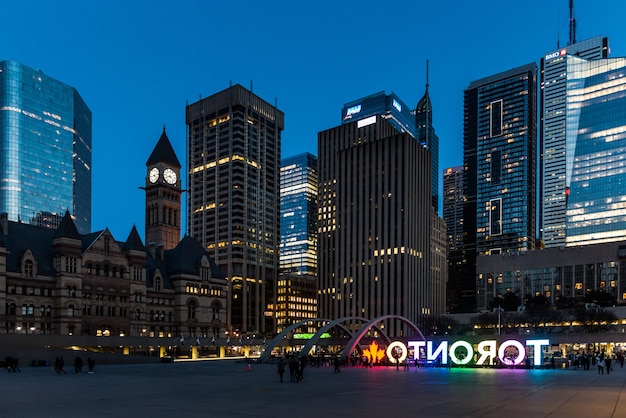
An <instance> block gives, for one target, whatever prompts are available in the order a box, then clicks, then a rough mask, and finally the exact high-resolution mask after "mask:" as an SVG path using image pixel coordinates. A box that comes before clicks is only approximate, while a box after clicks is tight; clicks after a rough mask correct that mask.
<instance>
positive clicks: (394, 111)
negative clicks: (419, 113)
mask: <svg viewBox="0 0 626 418" xmlns="http://www.w3.org/2000/svg"><path fill="white" fill-rule="evenodd" d="M374 115H381V116H382V117H383V118H385V119H387V120H388V121H389V123H391V125H393V126H394V127H395V128H396V129H397V130H398V131H399V132H407V133H409V134H411V136H413V137H415V116H414V115H413V111H412V109H411V108H410V107H409V106H407V105H406V104H404V102H403V101H402V100H400V98H399V97H398V96H397V95H396V94H395V93H393V92H391V94H389V95H387V94H385V92H384V91H381V92H378V93H375V94H372V95H370V96H367V97H363V98H361V99H358V100H353V101H351V102H348V103H346V104H344V105H343V109H341V120H342V123H343V124H346V123H350V122H354V121H355V120H361V119H365V118H367V117H370V116H374Z"/></svg>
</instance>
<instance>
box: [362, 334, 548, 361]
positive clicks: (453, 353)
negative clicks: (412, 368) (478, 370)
mask: <svg viewBox="0 0 626 418" xmlns="http://www.w3.org/2000/svg"><path fill="white" fill-rule="evenodd" d="M549 345H550V341H549V340H547V339H533V340H526V341H525V342H524V343H522V342H521V341H518V340H506V341H503V342H502V343H501V344H500V346H498V342H497V341H496V340H484V341H480V342H478V344H475V345H474V344H471V343H469V342H467V341H463V340H459V341H454V342H450V341H447V340H444V341H441V342H439V344H438V345H437V346H435V343H434V342H433V341H409V342H407V343H406V344H404V343H403V342H401V341H393V342H391V343H390V344H389V345H388V346H387V349H386V350H384V351H383V350H379V348H378V344H376V342H373V343H372V344H370V346H369V349H366V350H364V351H363V355H365V356H366V357H368V358H370V360H374V361H380V360H381V359H382V358H383V357H384V355H385V354H386V355H387V358H388V359H389V361H391V362H392V363H395V362H396V361H398V362H403V361H404V360H406V358H407V357H408V355H409V350H413V358H414V359H415V360H427V361H437V360H438V359H441V364H442V365H447V364H448V362H450V363H453V364H457V365H465V364H469V363H470V362H472V361H473V360H475V363H474V364H476V365H478V366H481V365H492V364H495V362H494V360H495V359H498V360H499V361H500V362H501V363H502V364H504V365H507V366H518V365H520V364H522V362H523V361H524V360H525V359H526V358H527V357H530V356H527V354H529V353H530V352H532V357H533V360H534V365H535V366H541V363H542V355H541V348H542V347H545V346H549ZM527 348H528V349H527ZM382 353H384V354H382Z"/></svg>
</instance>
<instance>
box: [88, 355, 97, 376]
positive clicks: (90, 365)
mask: <svg viewBox="0 0 626 418" xmlns="http://www.w3.org/2000/svg"><path fill="white" fill-rule="evenodd" d="M87 367H88V371H87V373H90V374H91V373H93V368H94V367H96V361H95V360H94V359H92V358H91V357H87Z"/></svg>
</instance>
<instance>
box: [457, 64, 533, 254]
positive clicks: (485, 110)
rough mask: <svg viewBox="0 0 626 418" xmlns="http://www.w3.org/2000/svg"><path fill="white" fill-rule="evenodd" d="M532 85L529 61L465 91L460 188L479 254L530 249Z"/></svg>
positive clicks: (531, 224) (531, 218) (481, 81)
mask: <svg viewBox="0 0 626 418" xmlns="http://www.w3.org/2000/svg"><path fill="white" fill-rule="evenodd" d="M536 87H537V67H536V65H535V64H528V65H525V66H522V67H518V68H515V69H512V70H509V71H506V72H503V73H500V74H496V75H493V76H490V77H487V78H484V79H482V80H478V81H474V82H472V83H470V85H469V87H468V88H467V89H466V90H465V114H464V118H465V120H464V122H465V123H464V165H465V167H466V169H465V172H466V177H465V181H466V182H465V183H464V185H463V189H464V190H465V191H466V192H465V193H466V196H467V202H468V206H473V207H474V208H475V210H474V211H473V212H474V213H473V217H474V218H475V219H476V221H475V222H476V225H475V230H474V231H469V230H468V239H469V240H470V242H471V240H472V238H470V237H469V235H470V234H473V235H474V236H475V242H476V252H477V253H479V254H496V253H501V252H510V251H526V250H532V249H534V243H535V198H536V194H535V190H536V188H535V179H536V177H535V169H536V161H535V155H536V152H535V148H536V104H537V100H536V93H535V92H536ZM464 218H465V219H466V220H467V217H464ZM466 226H472V225H471V223H466Z"/></svg>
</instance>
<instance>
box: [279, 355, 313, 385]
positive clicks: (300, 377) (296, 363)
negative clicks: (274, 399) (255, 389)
mask: <svg viewBox="0 0 626 418" xmlns="http://www.w3.org/2000/svg"><path fill="white" fill-rule="evenodd" d="M306 364H307V358H306V357H305V356H303V357H296V356H290V357H289V361H288V363H287V364H285V360H284V359H282V358H281V359H280V360H279V361H278V376H279V378H280V381H281V382H282V381H283V375H284V374H285V368H286V367H289V377H290V381H291V382H296V383H302V382H304V368H305V367H306Z"/></svg>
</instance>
